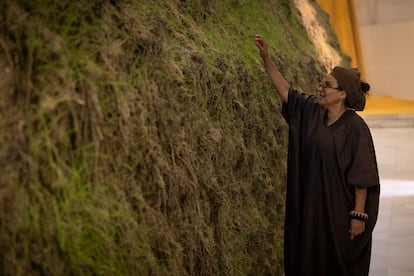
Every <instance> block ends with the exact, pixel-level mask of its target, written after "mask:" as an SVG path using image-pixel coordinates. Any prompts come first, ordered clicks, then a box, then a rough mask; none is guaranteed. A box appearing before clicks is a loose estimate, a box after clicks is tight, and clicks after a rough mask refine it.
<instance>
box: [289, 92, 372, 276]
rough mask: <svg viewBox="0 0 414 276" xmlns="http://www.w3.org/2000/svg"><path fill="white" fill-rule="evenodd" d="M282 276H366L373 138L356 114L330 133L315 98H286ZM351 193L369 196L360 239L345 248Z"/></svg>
mask: <svg viewBox="0 0 414 276" xmlns="http://www.w3.org/2000/svg"><path fill="white" fill-rule="evenodd" d="M288 97H289V98H288V103H287V104H286V103H284V104H283V110H282V114H283V116H284V118H285V119H286V121H287V122H288V124H289V153H288V175H287V191H286V217H285V243H284V249H285V252H284V253H285V255H284V257H285V260H284V261H285V275H286V276H297V275H303V276H311V275H317V276H324V275H329V276H332V275H335V276H338V275H346V276H349V275H358V276H361V275H368V271H369V265H370V258H371V241H372V231H373V228H374V226H375V223H376V220H377V215H378V203H379V190H380V189H379V177H378V169H377V163H376V157H375V151H374V145H373V142H372V137H371V133H370V131H369V129H368V127H367V125H366V123H365V122H364V120H363V119H362V118H361V117H360V116H358V115H357V114H356V113H355V111H353V110H347V111H345V112H344V113H343V114H342V116H341V117H340V118H339V119H338V120H337V121H336V122H335V123H333V124H332V125H330V126H327V110H326V109H325V108H324V107H322V106H321V105H319V104H318V103H317V100H316V98H315V97H314V96H307V95H305V94H300V93H299V92H298V91H296V90H294V89H292V88H291V89H290V90H289V96H288ZM355 187H358V188H367V199H366V204H365V212H366V213H367V214H368V216H369V219H368V222H367V223H366V224H365V231H364V232H363V233H362V234H360V235H358V236H356V237H355V238H354V240H350V234H349V229H350V217H349V213H350V211H352V210H354V207H355Z"/></svg>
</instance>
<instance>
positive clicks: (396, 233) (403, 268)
mask: <svg viewBox="0 0 414 276" xmlns="http://www.w3.org/2000/svg"><path fill="white" fill-rule="evenodd" d="M412 119H413V122H414V116H413V118H412ZM367 123H368V125H370V121H369V120H367ZM385 125H387V126H386V127H384V126H379V125H378V124H371V125H370V127H371V133H372V136H373V139H374V145H375V148H376V153H377V161H378V168H379V172H380V179H381V196H380V209H379V216H378V222H377V225H376V228H375V230H374V233H373V247H372V258H371V269H370V275H372V276H413V275H414V127H411V126H409V125H407V126H405V127H401V126H399V127H392V125H393V122H391V121H389V122H388V123H386V124H385ZM396 125H398V124H396ZM390 126H391V127H390Z"/></svg>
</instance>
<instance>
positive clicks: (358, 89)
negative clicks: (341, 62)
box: [331, 66, 370, 111]
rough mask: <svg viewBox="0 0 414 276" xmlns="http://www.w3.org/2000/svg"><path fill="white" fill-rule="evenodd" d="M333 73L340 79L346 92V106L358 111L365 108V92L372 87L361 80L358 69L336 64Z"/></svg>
mask: <svg viewBox="0 0 414 276" xmlns="http://www.w3.org/2000/svg"><path fill="white" fill-rule="evenodd" d="M331 75H332V76H333V77H334V78H335V79H336V80H337V81H338V84H339V86H340V87H341V88H342V89H343V90H344V91H345V92H346V102H345V104H346V106H347V107H349V108H353V109H355V110H356V111H362V110H364V108H365V94H366V93H367V92H368V90H369V89H370V86H369V84H368V83H365V82H362V81H361V80H360V76H361V73H360V72H359V71H358V69H354V68H345V67H340V66H336V67H335V68H334V69H333V70H332V72H331Z"/></svg>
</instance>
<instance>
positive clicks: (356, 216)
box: [349, 211, 368, 222]
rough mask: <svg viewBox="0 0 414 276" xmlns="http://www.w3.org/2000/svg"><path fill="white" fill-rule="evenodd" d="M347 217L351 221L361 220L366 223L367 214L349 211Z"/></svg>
mask: <svg viewBox="0 0 414 276" xmlns="http://www.w3.org/2000/svg"><path fill="white" fill-rule="evenodd" d="M349 216H350V217H351V218H353V219H357V220H361V221H363V222H367V221H368V214H367V213H363V212H358V211H351V212H350V213H349Z"/></svg>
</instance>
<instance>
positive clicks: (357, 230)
mask: <svg viewBox="0 0 414 276" xmlns="http://www.w3.org/2000/svg"><path fill="white" fill-rule="evenodd" d="M364 231H365V222H363V221H361V220H358V219H351V223H350V229H349V234H350V238H351V240H353V239H354V238H355V237H356V236H358V235H359V234H362V233H363V232H364Z"/></svg>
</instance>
